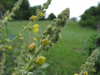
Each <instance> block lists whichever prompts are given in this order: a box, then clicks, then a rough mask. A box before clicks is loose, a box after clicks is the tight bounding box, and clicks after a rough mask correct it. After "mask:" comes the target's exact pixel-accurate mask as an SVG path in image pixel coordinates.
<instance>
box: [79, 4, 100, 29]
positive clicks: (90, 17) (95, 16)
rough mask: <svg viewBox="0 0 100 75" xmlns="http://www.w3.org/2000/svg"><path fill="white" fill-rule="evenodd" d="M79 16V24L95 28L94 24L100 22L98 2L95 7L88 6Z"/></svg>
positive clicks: (99, 5)
mask: <svg viewBox="0 0 100 75" xmlns="http://www.w3.org/2000/svg"><path fill="white" fill-rule="evenodd" d="M80 17H81V20H80V21H79V24H80V25H81V26H83V27H91V28H93V29H96V28H97V27H96V25H97V24H98V23H100V4H98V6H97V7H95V6H92V7H90V8H89V9H87V10H86V11H85V12H84V14H82V15H81V16H80Z"/></svg>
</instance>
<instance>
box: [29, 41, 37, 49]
mask: <svg viewBox="0 0 100 75" xmlns="http://www.w3.org/2000/svg"><path fill="white" fill-rule="evenodd" d="M35 47H36V45H35V43H32V44H30V45H29V46H28V48H29V50H34V49H35Z"/></svg>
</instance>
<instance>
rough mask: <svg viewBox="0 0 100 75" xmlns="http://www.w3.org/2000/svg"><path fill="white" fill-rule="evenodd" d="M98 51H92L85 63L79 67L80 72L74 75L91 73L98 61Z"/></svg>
mask: <svg viewBox="0 0 100 75" xmlns="http://www.w3.org/2000/svg"><path fill="white" fill-rule="evenodd" d="M98 55H99V51H98V49H96V50H94V52H93V53H92V54H91V56H90V57H88V58H87V62H86V63H85V64H83V65H82V66H81V72H80V73H79V74H74V75H89V73H90V72H91V71H92V69H93V66H94V65H95V62H96V61H97V59H98Z"/></svg>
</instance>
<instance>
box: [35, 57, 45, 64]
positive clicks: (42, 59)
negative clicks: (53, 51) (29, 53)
mask: <svg viewBox="0 0 100 75" xmlns="http://www.w3.org/2000/svg"><path fill="white" fill-rule="evenodd" d="M44 62H45V57H44V56H40V57H38V58H37V60H36V63H37V64H38V65H39V66H41V65H42V64H43V63H44Z"/></svg>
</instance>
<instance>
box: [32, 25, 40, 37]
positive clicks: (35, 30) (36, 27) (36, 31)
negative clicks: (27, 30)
mask: <svg viewBox="0 0 100 75" xmlns="http://www.w3.org/2000/svg"><path fill="white" fill-rule="evenodd" d="M38 27H39V25H38V24H34V26H33V32H34V34H35V35H37V33H38V31H39V28H38Z"/></svg>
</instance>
